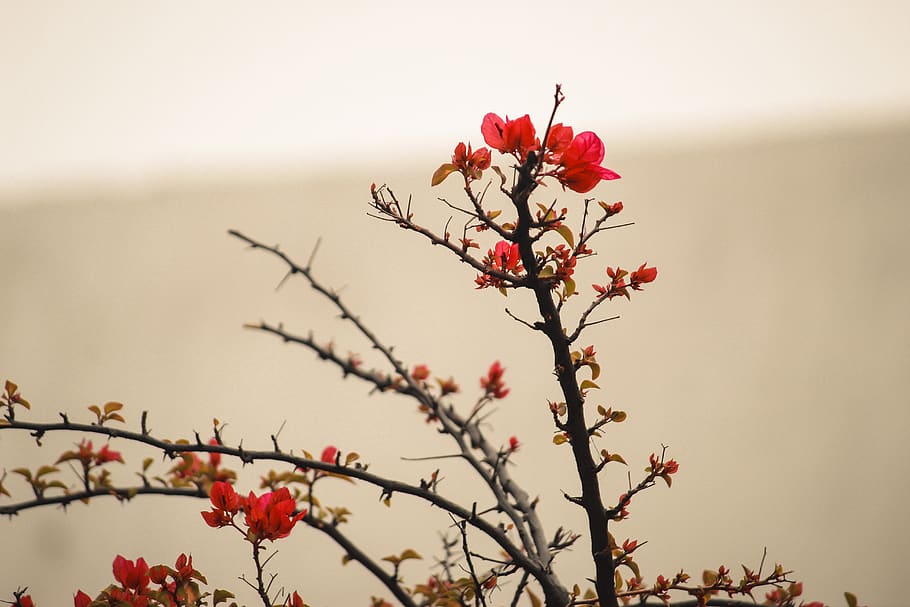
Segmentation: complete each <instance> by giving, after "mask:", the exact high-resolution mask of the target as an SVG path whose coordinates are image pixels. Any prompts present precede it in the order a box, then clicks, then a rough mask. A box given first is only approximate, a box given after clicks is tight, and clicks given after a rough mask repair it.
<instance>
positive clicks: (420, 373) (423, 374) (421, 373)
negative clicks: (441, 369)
mask: <svg viewBox="0 0 910 607" xmlns="http://www.w3.org/2000/svg"><path fill="white" fill-rule="evenodd" d="M429 376H430V368H429V367H427V366H426V365H417V366H415V367H414V368H413V369H412V370H411V379H413V380H415V381H423V380H425V379H426V378H428V377H429Z"/></svg>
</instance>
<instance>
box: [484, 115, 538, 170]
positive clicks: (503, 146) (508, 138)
mask: <svg viewBox="0 0 910 607" xmlns="http://www.w3.org/2000/svg"><path fill="white" fill-rule="evenodd" d="M480 132H481V133H483V140H484V141H486V142H487V145H488V146H490V147H491V148H493V149H495V150H498V151H499V152H501V153H503V154H513V155H515V156H516V157H517V158H518V159H519V160H520V161H521V162H524V161H525V159H526V158H527V157H528V152H531V151H533V150H537V149H538V148H540V141H539V140H538V139H537V137H536V132H535V130H534V124H533V123H532V122H531V117H530V116H529V115H527V114H525V115H524V116H522V117H521V118H516V119H515V120H509V117H508V116H506V118H505V120H503V119H502V118H500V117H499V116H498V115H496V114H493V113H489V114H487V115H486V116H484V117H483V123H482V124H481V125H480Z"/></svg>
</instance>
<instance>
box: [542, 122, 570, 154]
mask: <svg viewBox="0 0 910 607" xmlns="http://www.w3.org/2000/svg"><path fill="white" fill-rule="evenodd" d="M574 138H575V135H574V132H573V131H572V127H570V126H563V125H562V124H554V125H553V126H551V127H550V134H549V135H547V151H546V157H545V160H546V161H547V162H548V163H550V164H559V162H560V160H562V155H563V154H564V153H565V151H566V150H568V149H569V146H570V145H571V144H572V140H573V139H574Z"/></svg>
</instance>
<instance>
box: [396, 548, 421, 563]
mask: <svg viewBox="0 0 910 607" xmlns="http://www.w3.org/2000/svg"><path fill="white" fill-rule="evenodd" d="M408 559H416V560H421V559H423V557H422V556H420V555H419V554H417V552H416V551H414V550H412V549H411V548H408V549H407V550H405V551H404V552H402V553H401V555H399V557H398V560H399V561H406V560H408Z"/></svg>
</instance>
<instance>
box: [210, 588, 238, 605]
mask: <svg viewBox="0 0 910 607" xmlns="http://www.w3.org/2000/svg"><path fill="white" fill-rule="evenodd" d="M232 598H234V594H233V593H232V592H228V591H227V590H221V589H217V590H215V592H213V593H212V605H217V604H218V603H224V602H225V601H227V600H228V599H232Z"/></svg>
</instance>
